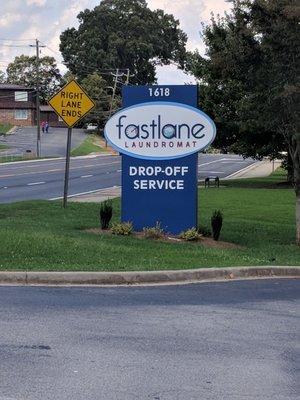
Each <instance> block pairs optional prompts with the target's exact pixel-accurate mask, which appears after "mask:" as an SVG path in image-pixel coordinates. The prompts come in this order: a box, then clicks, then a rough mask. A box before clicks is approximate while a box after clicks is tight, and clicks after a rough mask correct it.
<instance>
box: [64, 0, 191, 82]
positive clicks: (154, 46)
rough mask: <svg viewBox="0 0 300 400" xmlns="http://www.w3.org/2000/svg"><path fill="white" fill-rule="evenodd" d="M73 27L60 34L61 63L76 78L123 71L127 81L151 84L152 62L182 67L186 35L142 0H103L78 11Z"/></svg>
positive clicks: (167, 17) (171, 17)
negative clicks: (104, 72) (97, 73)
mask: <svg viewBox="0 0 300 400" xmlns="http://www.w3.org/2000/svg"><path fill="white" fill-rule="evenodd" d="M78 20H79V27H78V29H75V28H70V29H67V30H65V31H64V32H63V33H62V34H61V37H60V39H61V44H60V50H61V53H62V55H63V58H64V61H65V64H66V66H67V67H68V68H69V70H70V71H71V72H72V73H74V74H76V75H77V76H78V77H79V78H81V79H82V78H84V77H85V76H87V75H89V74H91V73H93V72H97V71H98V72H99V71H100V70H102V71H103V70H107V69H116V68H120V69H122V68H123V69H127V68H129V70H130V73H131V75H132V77H131V82H132V83H138V84H151V83H154V82H155V66H156V65H158V64H169V63H170V62H171V61H172V62H175V63H176V64H177V65H179V66H183V64H184V60H185V45H186V41H187V36H186V34H185V33H184V32H183V31H182V30H181V29H180V28H179V22H178V21H177V20H175V18H174V17H173V15H170V14H166V13H165V12H164V11H162V10H155V11H152V10H150V9H149V8H148V6H147V3H146V1H145V0H103V1H102V2H101V3H100V5H99V6H97V7H95V8H94V9H93V10H85V11H83V12H81V13H80V14H79V15H78Z"/></svg>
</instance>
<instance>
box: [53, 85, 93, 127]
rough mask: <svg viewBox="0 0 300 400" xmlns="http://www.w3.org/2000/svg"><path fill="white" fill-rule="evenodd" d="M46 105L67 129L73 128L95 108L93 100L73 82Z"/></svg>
mask: <svg viewBox="0 0 300 400" xmlns="http://www.w3.org/2000/svg"><path fill="white" fill-rule="evenodd" d="M48 104H49V105H50V106H51V107H52V108H53V109H54V111H55V112H56V114H58V115H59V116H60V117H61V118H62V119H63V121H64V122H65V123H66V124H67V125H68V127H69V128H71V127H72V126H74V125H75V124H76V122H78V121H79V120H80V119H81V118H83V117H84V116H85V115H86V114H87V113H88V112H89V111H91V110H92V108H94V107H95V103H94V102H93V100H92V99H91V98H90V97H89V96H88V95H87V94H86V93H85V91H84V90H83V89H82V87H81V86H80V85H79V84H78V83H77V82H76V81H75V80H72V81H70V82H69V83H67V84H66V85H65V86H64V87H63V88H61V89H60V91H59V92H57V93H56V94H55V95H54V96H52V97H51V99H50V100H49V101H48Z"/></svg>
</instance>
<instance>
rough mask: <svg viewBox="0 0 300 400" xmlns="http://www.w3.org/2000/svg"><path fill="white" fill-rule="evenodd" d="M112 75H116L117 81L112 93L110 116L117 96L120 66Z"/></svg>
mask: <svg viewBox="0 0 300 400" xmlns="http://www.w3.org/2000/svg"><path fill="white" fill-rule="evenodd" d="M112 76H114V77H115V82H114V86H113V93H112V97H111V102H110V107H109V118H110V117H111V114H112V109H113V103H114V100H115V96H116V91H117V83H118V78H119V68H117V71H116V74H112Z"/></svg>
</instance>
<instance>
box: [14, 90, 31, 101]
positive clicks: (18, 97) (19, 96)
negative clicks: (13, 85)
mask: <svg viewBox="0 0 300 400" xmlns="http://www.w3.org/2000/svg"><path fill="white" fill-rule="evenodd" d="M15 101H28V92H15Z"/></svg>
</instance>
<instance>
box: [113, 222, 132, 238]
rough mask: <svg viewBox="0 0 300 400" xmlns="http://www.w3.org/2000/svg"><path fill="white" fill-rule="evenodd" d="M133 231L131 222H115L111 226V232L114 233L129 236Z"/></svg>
mask: <svg viewBox="0 0 300 400" xmlns="http://www.w3.org/2000/svg"><path fill="white" fill-rule="evenodd" d="M132 232H133V226H132V223H131V222H114V223H113V224H112V226H111V233H113V234H114V235H121V236H129V235H131V234H132Z"/></svg>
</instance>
